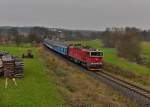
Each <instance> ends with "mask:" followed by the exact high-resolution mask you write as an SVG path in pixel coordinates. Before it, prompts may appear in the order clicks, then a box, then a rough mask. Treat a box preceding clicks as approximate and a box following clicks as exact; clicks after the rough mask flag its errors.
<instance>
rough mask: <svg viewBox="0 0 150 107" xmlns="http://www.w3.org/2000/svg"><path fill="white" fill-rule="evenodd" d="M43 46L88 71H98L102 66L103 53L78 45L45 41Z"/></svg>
mask: <svg viewBox="0 0 150 107" xmlns="http://www.w3.org/2000/svg"><path fill="white" fill-rule="evenodd" d="M43 44H44V46H46V47H47V48H49V49H50V50H52V51H54V52H56V53H58V54H61V55H62V56H64V57H65V58H67V59H69V60H72V61H74V62H75V63H77V64H81V65H82V66H84V67H85V68H87V69H88V70H92V71H94V70H100V69H101V67H102V65H103V52H102V51H99V50H97V49H93V48H88V47H85V46H82V45H80V44H75V45H66V44H64V43H61V42H57V41H53V40H50V39H45V40H44V41H43Z"/></svg>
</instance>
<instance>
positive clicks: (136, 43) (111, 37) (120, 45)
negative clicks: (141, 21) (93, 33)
mask: <svg viewBox="0 0 150 107" xmlns="http://www.w3.org/2000/svg"><path fill="white" fill-rule="evenodd" d="M101 38H102V42H103V44H104V47H108V48H116V50H117V54H118V56H119V57H122V58H126V59H128V60H130V61H134V62H137V63H140V61H141V56H140V52H141V46H140V44H141V41H142V38H141V31H140V30H139V29H137V28H129V27H127V28H107V29H106V31H104V32H103V34H102V37H101Z"/></svg>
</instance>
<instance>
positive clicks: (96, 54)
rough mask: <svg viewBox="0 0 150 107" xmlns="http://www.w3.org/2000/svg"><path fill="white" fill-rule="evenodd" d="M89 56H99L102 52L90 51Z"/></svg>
mask: <svg viewBox="0 0 150 107" xmlns="http://www.w3.org/2000/svg"><path fill="white" fill-rule="evenodd" d="M91 56H93V57H100V56H103V52H91Z"/></svg>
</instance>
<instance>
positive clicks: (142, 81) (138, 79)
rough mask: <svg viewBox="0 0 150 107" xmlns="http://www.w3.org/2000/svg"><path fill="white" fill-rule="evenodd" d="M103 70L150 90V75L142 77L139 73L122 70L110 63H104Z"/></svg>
mask: <svg viewBox="0 0 150 107" xmlns="http://www.w3.org/2000/svg"><path fill="white" fill-rule="evenodd" d="M103 69H104V70H106V71H107V72H110V73H111V74H114V75H117V76H120V77H121V78H123V79H126V80H127V81H130V82H134V83H136V84H138V85H142V87H146V88H148V89H149V88H150V81H149V79H150V78H149V76H148V75H147V76H146V75H140V74H138V73H134V72H132V71H129V70H126V69H122V68H120V67H118V66H115V65H113V64H110V63H108V62H107V63H106V62H105V63H104V66H103Z"/></svg>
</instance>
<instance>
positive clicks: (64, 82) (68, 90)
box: [39, 47, 136, 107]
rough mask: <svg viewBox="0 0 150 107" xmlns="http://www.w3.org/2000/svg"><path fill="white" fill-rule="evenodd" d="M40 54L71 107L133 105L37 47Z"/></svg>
mask: <svg viewBox="0 0 150 107" xmlns="http://www.w3.org/2000/svg"><path fill="white" fill-rule="evenodd" d="M39 53H40V56H41V57H42V58H43V59H44V60H45V63H46V65H47V67H48V74H50V75H53V77H54V80H55V81H56V84H57V85H58V88H59V91H60V92H61V94H62V95H63V96H64V99H65V101H66V103H67V104H69V105H70V106H72V107H135V106H136V105H135V104H133V103H132V102H131V101H129V100H127V99H126V98H124V97H122V96H121V95H120V94H119V93H117V92H114V91H112V90H111V88H110V87H107V86H106V85H104V84H102V83H100V82H98V81H97V80H95V79H94V78H92V77H90V76H88V75H86V74H85V73H82V72H80V71H79V70H78V69H77V68H75V67H73V66H72V65H70V64H68V63H65V62H64V61H62V60H61V58H58V57H56V56H55V55H53V54H51V53H49V52H46V53H45V52H44V50H43V48H42V47H40V48H39Z"/></svg>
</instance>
